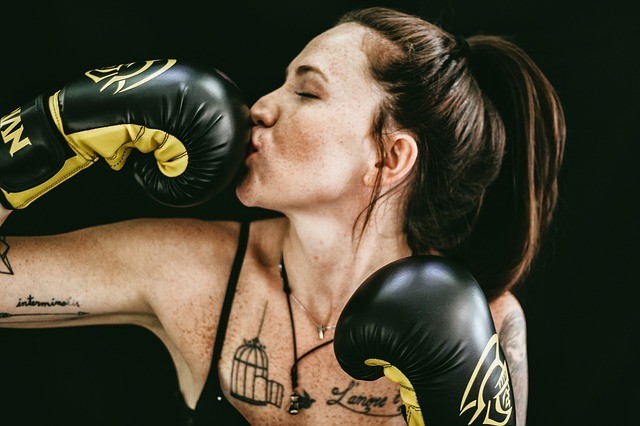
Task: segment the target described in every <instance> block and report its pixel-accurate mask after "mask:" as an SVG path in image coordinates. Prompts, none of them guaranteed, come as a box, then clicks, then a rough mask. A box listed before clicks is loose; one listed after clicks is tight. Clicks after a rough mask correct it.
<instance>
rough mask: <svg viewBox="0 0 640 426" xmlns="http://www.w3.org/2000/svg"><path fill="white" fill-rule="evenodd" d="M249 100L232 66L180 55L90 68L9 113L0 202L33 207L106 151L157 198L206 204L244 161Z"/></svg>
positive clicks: (3, 127) (2, 126) (2, 129)
mask: <svg viewBox="0 0 640 426" xmlns="http://www.w3.org/2000/svg"><path fill="white" fill-rule="evenodd" d="M250 132H251V127H250V118H249V108H248V107H247V105H246V104H245V102H244V100H243V98H242V95H241V93H240V91H239V89H238V87H237V86H236V85H235V84H234V83H233V82H232V81H231V80H230V79H229V78H228V77H227V76H225V75H224V74H223V73H221V72H219V71H218V70H216V69H208V68H204V67H199V66H196V65H193V64H187V63H182V62H180V61H177V60H175V59H166V60H165V59H162V60H148V61H142V62H133V63H128V64H121V65H117V66H111V67H105V68H99V69H94V70H90V71H87V72H86V73H85V74H84V75H83V76H82V77H81V78H79V79H77V80H75V81H73V82H71V83H69V84H67V85H66V86H64V87H63V88H62V89H61V90H59V91H56V92H55V93H53V94H51V95H41V96H39V97H37V98H36V99H35V100H34V101H32V102H29V103H27V104H26V105H24V106H23V107H21V108H18V109H16V110H14V111H13V112H11V113H9V114H7V115H5V116H4V117H2V119H0V135H1V137H2V143H0V203H2V205H3V206H4V207H6V208H8V209H22V208H25V207H27V206H28V205H29V204H30V203H31V202H33V201H34V200H36V199H37V198H38V197H40V196H42V195H43V194H45V193H47V192H48V191H50V190H51V189H52V188H54V187H56V186H57V185H59V184H61V183H62V182H64V181H66V180H67V179H69V178H71V177H72V176H74V175H76V174H77V173H78V172H80V171H81V170H83V169H85V168H87V167H89V166H91V165H92V164H94V163H95V162H96V161H98V160H99V159H100V158H102V159H104V160H105V161H106V162H107V163H108V165H109V166H110V167H111V168H112V169H114V170H121V169H122V168H123V166H124V164H125V161H127V159H128V158H129V157H130V154H131V153H132V152H135V153H136V155H135V156H132V157H131V161H132V162H133V167H132V170H133V174H134V176H135V179H136V181H137V182H138V183H139V184H140V185H142V187H143V189H144V190H145V192H146V193H147V194H148V195H149V196H150V197H151V198H152V199H154V200H156V201H158V202H160V203H162V204H165V205H169V206H175V207H189V206H194V205H197V204H200V203H203V202H205V201H207V200H209V199H211V198H212V197H214V196H215V195H216V194H218V193H219V192H220V191H221V190H222V189H223V188H224V187H226V186H227V185H228V184H229V183H230V182H231V181H232V179H233V177H234V175H235V174H236V172H237V171H238V170H239V168H240V166H241V165H242V164H243V162H244V158H245V154H246V150H247V147H248V142H249V139H250Z"/></svg>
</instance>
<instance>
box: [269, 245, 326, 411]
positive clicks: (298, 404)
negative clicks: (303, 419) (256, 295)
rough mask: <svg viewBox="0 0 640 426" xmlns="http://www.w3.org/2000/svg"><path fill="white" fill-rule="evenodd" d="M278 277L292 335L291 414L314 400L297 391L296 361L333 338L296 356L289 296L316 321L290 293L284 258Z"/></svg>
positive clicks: (296, 347)
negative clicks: (284, 298) (280, 280)
mask: <svg viewBox="0 0 640 426" xmlns="http://www.w3.org/2000/svg"><path fill="white" fill-rule="evenodd" d="M280 278H281V279H282V286H283V290H284V293H285V294H286V295H287V307H288V308H289V320H290V321H291V332H292V335H293V365H292V366H291V388H292V389H293V392H292V393H291V404H289V408H288V409H287V411H288V412H289V414H291V415H293V414H298V413H299V412H300V410H301V409H303V408H309V407H311V404H313V403H314V402H315V399H313V398H311V396H310V395H309V394H308V393H307V391H305V390H303V391H302V392H303V395H301V394H300V393H299V392H298V363H299V362H300V361H301V360H302V359H303V358H304V357H306V356H307V355H309V354H311V353H312V352H315V351H317V350H318V349H320V348H322V347H325V346H327V345H328V344H330V343H332V342H333V339H331V340H328V341H326V342H324V343H321V344H320V345H318V346H316V347H315V348H311V349H309V350H308V351H307V352H305V353H304V354H302V355H301V356H299V357H298V343H297V341H296V327H295V323H294V322H293V310H292V309H291V298H290V297H289V296H291V297H293V300H295V301H296V302H297V303H298V305H300V307H301V308H302V310H303V311H304V312H305V313H306V314H307V316H308V317H309V319H311V321H313V322H314V324H316V322H315V321H314V320H313V318H311V316H309V313H308V312H307V310H306V309H304V307H303V306H302V304H301V303H300V302H299V301H298V299H296V298H295V297H294V296H293V294H291V288H290V287H289V279H288V278H287V270H286V269H285V267H284V258H282V257H281V258H280ZM316 326H318V324H316ZM327 327H332V328H333V327H335V326H327ZM324 330H328V328H324ZM324 330H323V327H322V326H320V328H319V329H318V335H319V337H320V339H322V338H323V337H324V335H323V334H322V333H323V331H324Z"/></svg>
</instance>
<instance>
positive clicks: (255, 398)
mask: <svg viewBox="0 0 640 426" xmlns="http://www.w3.org/2000/svg"><path fill="white" fill-rule="evenodd" d="M231 395H232V396H234V397H235V398H238V399H240V400H242V401H245V402H248V403H249V404H253V405H267V404H272V405H275V406H276V407H278V408H280V406H281V405H282V398H283V395H284V386H282V385H281V384H280V383H278V382H276V381H274V380H269V358H268V357H267V353H266V352H265V347H264V346H263V345H262V343H260V339H259V338H258V337H256V338H254V339H252V340H245V342H244V344H243V345H242V346H240V347H239V348H238V349H237V350H236V353H235V355H234V356H233V365H232V367H231Z"/></svg>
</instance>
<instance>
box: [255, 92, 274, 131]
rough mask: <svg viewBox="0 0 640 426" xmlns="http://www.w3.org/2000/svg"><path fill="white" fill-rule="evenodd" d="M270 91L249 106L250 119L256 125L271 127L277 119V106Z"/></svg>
mask: <svg viewBox="0 0 640 426" xmlns="http://www.w3.org/2000/svg"><path fill="white" fill-rule="evenodd" d="M274 93H275V92H271V93H269V94H267V95H264V96H263V97H261V98H260V99H258V100H257V101H256V103H254V104H253V106H252V107H251V121H252V122H253V124H255V125H257V126H263V127H271V126H273V125H274V124H275V122H276V120H277V115H278V113H277V106H276V104H275V102H273V94H274Z"/></svg>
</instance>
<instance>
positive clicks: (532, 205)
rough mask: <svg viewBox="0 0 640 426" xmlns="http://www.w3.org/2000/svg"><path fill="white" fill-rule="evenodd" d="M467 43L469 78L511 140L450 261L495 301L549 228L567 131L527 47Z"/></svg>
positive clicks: (501, 41)
mask: <svg viewBox="0 0 640 426" xmlns="http://www.w3.org/2000/svg"><path fill="white" fill-rule="evenodd" d="M468 42H469V44H470V47H471V49H470V53H469V55H470V56H469V64H468V65H469V67H470V70H471V73H472V75H473V78H474V79H475V80H476V82H477V84H478V85H479V87H480V89H481V91H482V93H483V94H484V96H486V98H487V99H488V101H489V102H490V103H491V105H492V106H493V107H494V108H495V110H496V111H497V113H498V115H499V117H500V118H501V119H502V123H503V127H504V132H505V136H506V140H505V149H504V156H503V160H502V166H501V169H500V172H499V174H498V176H497V178H496V179H495V181H494V182H493V183H491V185H489V186H488V188H487V190H486V192H485V194H484V197H483V202H482V208H481V209H480V213H479V215H478V218H477V221H476V224H475V227H474V228H473V230H472V232H471V234H470V235H469V237H468V238H467V239H466V240H465V241H464V242H463V243H462V244H460V245H459V246H458V247H457V248H456V249H455V250H453V251H452V252H451V255H452V256H453V257H458V258H460V260H461V261H462V262H464V264H465V265H466V266H467V267H469V269H470V270H471V272H472V273H473V274H474V275H475V276H476V278H477V279H478V281H479V282H480V283H481V284H482V286H483V289H484V291H485V293H486V294H487V296H488V297H489V298H490V299H491V298H494V297H497V296H498V295H500V294H501V293H502V292H504V291H506V290H509V289H511V288H512V287H513V286H514V285H516V284H518V283H520V282H522V281H523V280H524V279H525V277H526V275H527V274H528V273H529V272H530V269H531V266H532V264H533V263H534V261H535V259H536V257H537V254H538V252H539V249H540V245H541V240H542V238H543V237H544V235H545V234H546V232H547V231H548V230H549V228H550V224H551V222H552V217H553V212H554V210H555V206H556V203H557V199H558V172H559V169H560V166H561V164H562V157H563V152H564V144H565V136H566V130H565V121H564V113H563V110H562V106H561V104H560V100H559V98H558V95H557V93H556V91H555V89H554V88H553V87H552V85H551V84H550V83H549V81H548V80H547V78H546V77H545V76H544V74H543V73H542V71H541V70H540V69H539V68H538V67H537V66H536V64H535V63H534V62H533V60H532V59H531V58H530V57H529V56H528V55H527V54H526V53H525V52H524V51H523V50H522V49H521V48H519V47H518V46H516V45H515V44H513V43H512V42H510V41H508V40H506V39H505V38H502V37H498V36H485V35H482V36H473V37H470V38H469V39H468Z"/></svg>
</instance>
